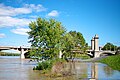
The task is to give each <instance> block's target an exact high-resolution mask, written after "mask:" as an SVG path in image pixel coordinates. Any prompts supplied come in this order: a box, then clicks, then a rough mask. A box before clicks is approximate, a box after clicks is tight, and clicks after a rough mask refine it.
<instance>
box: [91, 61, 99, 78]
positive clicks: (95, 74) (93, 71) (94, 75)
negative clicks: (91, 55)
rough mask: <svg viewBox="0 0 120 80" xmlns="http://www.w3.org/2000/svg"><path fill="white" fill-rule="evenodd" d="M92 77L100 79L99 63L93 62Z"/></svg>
mask: <svg viewBox="0 0 120 80" xmlns="http://www.w3.org/2000/svg"><path fill="white" fill-rule="evenodd" d="M91 79H98V64H96V63H91Z"/></svg>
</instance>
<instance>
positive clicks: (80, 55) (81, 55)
mask: <svg viewBox="0 0 120 80" xmlns="http://www.w3.org/2000/svg"><path fill="white" fill-rule="evenodd" d="M76 58H80V59H90V56H88V55H87V54H76Z"/></svg>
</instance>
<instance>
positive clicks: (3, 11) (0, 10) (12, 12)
mask: <svg viewBox="0 0 120 80" xmlns="http://www.w3.org/2000/svg"><path fill="white" fill-rule="evenodd" d="M33 11H34V12H41V11H46V8H44V7H43V6H42V5H41V4H38V5H34V4H25V5H24V6H23V7H20V8H14V7H11V6H5V5H4V4H0V16H16V15H19V14H29V13H32V12H33Z"/></svg>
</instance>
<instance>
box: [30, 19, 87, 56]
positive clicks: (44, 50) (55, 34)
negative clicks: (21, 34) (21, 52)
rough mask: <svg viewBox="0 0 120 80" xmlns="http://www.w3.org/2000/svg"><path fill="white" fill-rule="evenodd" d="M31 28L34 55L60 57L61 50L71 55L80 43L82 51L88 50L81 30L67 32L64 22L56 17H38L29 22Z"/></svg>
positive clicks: (32, 52)
mask: <svg viewBox="0 0 120 80" xmlns="http://www.w3.org/2000/svg"><path fill="white" fill-rule="evenodd" d="M29 28H30V31H29V32H28V34H29V39H30V41H29V42H30V43H31V46H32V50H31V55H32V56H37V57H41V56H42V57H43V56H44V57H50V58H58V56H59V52H60V51H62V53H63V54H65V55H70V54H71V49H75V46H77V45H78V44H79V45H80V48H81V50H82V51H84V52H85V50H86V47H87V44H86V42H85V39H84V37H83V35H82V34H81V33H80V32H76V31H70V32H69V33H67V32H66V29H65V28H64V27H63V26H62V24H61V23H60V22H58V21H56V20H54V19H49V20H46V19H42V18H38V19H37V20H36V21H35V22H31V23H30V24H29Z"/></svg>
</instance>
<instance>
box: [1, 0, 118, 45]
mask: <svg viewBox="0 0 120 80" xmlns="http://www.w3.org/2000/svg"><path fill="white" fill-rule="evenodd" d="M37 17H42V18H46V19H49V18H54V19H56V20H58V21H60V22H62V25H63V26H64V27H65V28H66V29H67V31H71V30H76V31H78V32H81V33H82V34H83V36H84V37H85V39H86V42H87V43H89V45H90V40H91V38H92V37H93V36H94V35H95V34H98V36H99V37H100V40H99V41H100V42H99V44H100V45H104V44H105V43H107V42H111V43H113V44H115V45H118V46H120V0H0V46H4V45H5V46H23V45H24V46H28V45H30V44H29V43H28V41H29V40H28V35H27V34H26V32H27V31H29V28H28V24H29V23H30V22H31V21H35V20H36V18H37Z"/></svg>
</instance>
